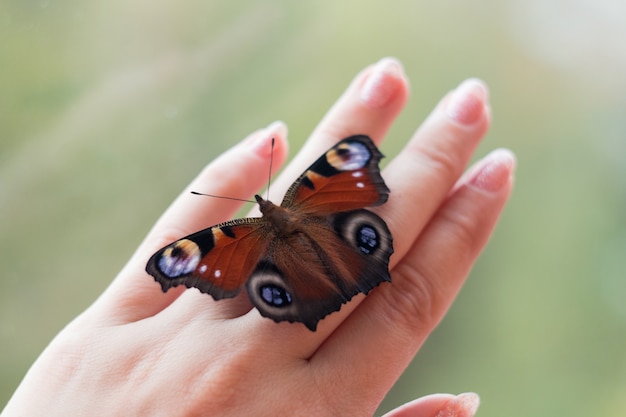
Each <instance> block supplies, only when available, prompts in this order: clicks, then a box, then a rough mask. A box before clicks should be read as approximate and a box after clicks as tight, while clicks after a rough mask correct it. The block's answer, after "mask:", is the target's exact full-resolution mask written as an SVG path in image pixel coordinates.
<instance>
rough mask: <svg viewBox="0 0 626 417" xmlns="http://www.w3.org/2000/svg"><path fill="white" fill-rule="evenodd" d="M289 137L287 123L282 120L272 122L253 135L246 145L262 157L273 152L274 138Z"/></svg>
mask: <svg viewBox="0 0 626 417" xmlns="http://www.w3.org/2000/svg"><path fill="white" fill-rule="evenodd" d="M277 137H287V125H285V123H283V122H281V121H276V122H273V123H270V124H269V125H268V126H267V127H266V128H265V129H261V130H260V131H258V132H256V133H255V134H253V135H252V137H251V138H250V140H249V141H246V142H247V143H245V145H247V146H249V147H250V149H252V151H253V152H255V153H257V154H258V155H259V156H262V157H269V156H270V154H271V153H272V138H277Z"/></svg>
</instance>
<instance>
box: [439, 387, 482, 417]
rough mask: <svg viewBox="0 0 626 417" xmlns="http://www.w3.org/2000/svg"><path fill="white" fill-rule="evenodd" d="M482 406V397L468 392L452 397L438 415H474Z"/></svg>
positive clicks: (447, 416)
mask: <svg viewBox="0 0 626 417" xmlns="http://www.w3.org/2000/svg"><path fill="white" fill-rule="evenodd" d="M479 406H480V397H479V396H478V394H475V393H473V392H466V393H464V394H460V395H457V396H456V397H454V398H453V399H451V400H450V401H449V402H448V403H447V404H446V406H445V407H444V408H443V409H442V410H440V411H439V412H438V413H437V415H436V417H474V415H476V411H478V407H479Z"/></svg>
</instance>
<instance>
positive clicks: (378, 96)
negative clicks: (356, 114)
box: [360, 58, 404, 109]
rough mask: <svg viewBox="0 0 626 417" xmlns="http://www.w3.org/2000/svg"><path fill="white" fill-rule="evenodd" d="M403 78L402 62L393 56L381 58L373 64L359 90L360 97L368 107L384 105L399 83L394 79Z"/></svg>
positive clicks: (377, 107) (374, 107)
mask: <svg viewBox="0 0 626 417" xmlns="http://www.w3.org/2000/svg"><path fill="white" fill-rule="evenodd" d="M399 78H400V79H401V78H404V69H403V68H402V64H400V62H399V61H398V60H396V59H395V58H383V59H381V60H380V61H378V63H376V65H375V66H374V68H373V70H372V72H371V73H370V74H369V76H368V77H367V80H366V81H365V84H364V85H363V88H362V90H361V95H360V99H361V101H362V102H363V104H365V105H366V106H368V107H369V108H372V109H379V108H381V107H384V106H385V105H386V104H387V103H389V101H390V100H391V98H392V97H393V95H394V93H395V92H396V91H397V90H398V87H399V84H398V83H397V82H395V81H394V79H399Z"/></svg>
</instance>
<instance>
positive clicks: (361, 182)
mask: <svg viewBox="0 0 626 417" xmlns="http://www.w3.org/2000/svg"><path fill="white" fill-rule="evenodd" d="M382 157H383V154H382V153H381V152H380V151H379V150H378V148H376V145H374V142H372V139H370V138H369V137H368V136H365V135H355V136H350V137H348V138H346V139H343V140H342V141H340V142H338V143H337V144H336V145H335V146H333V147H332V148H330V149H329V150H328V151H326V153H324V154H323V155H322V156H321V157H320V158H318V160H317V161H315V162H314V163H313V164H312V165H311V166H310V167H309V168H308V169H307V170H306V171H304V173H303V174H302V175H301V176H300V177H299V178H298V179H297V180H296V181H295V182H294V183H293V184H292V186H291V187H290V188H289V190H288V191H287V193H286V195H285V198H284V200H283V202H282V204H281V205H282V206H283V207H291V208H293V209H294V210H298V211H301V212H306V213H313V214H314V215H322V214H328V213H336V212H339V211H348V210H355V209H360V208H363V207H373V206H378V205H381V204H383V203H385V202H386V201H387V198H388V196H389V188H387V186H386V185H385V182H384V180H383V178H382V177H381V175H380V170H379V168H378V163H379V162H380V159H381V158H382Z"/></svg>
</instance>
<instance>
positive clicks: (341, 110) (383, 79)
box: [272, 58, 409, 196]
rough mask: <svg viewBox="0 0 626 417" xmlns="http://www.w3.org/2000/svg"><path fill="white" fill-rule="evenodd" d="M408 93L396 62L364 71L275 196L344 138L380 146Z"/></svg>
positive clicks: (298, 157) (389, 60) (280, 182)
mask: <svg viewBox="0 0 626 417" xmlns="http://www.w3.org/2000/svg"><path fill="white" fill-rule="evenodd" d="M408 92H409V87H408V80H407V78H406V75H405V74H404V69H403V68H402V65H401V64H400V62H398V61H397V60H396V59H393V58H383V59H382V60H380V61H379V62H378V63H376V64H375V65H372V66H370V67H368V68H366V69H365V70H363V71H362V72H361V73H359V74H358V75H357V76H356V77H355V79H354V80H353V81H352V83H351V84H350V86H349V87H348V88H347V89H346V91H345V92H344V93H343V95H342V96H341V97H340V98H339V100H338V101H337V102H336V103H335V104H334V105H333V107H332V108H331V109H330V110H329V111H328V113H327V114H326V115H325V116H324V118H323V119H322V121H321V122H320V123H319V125H318V126H317V127H316V129H315V130H314V131H313V133H312V134H311V136H310V137H309V139H308V140H307V142H306V143H305V145H304V146H303V147H302V148H301V150H300V151H299V152H298V154H297V155H296V156H295V157H294V158H293V160H292V161H291V163H290V164H289V165H288V166H287V167H286V168H285V170H284V171H283V174H282V175H281V176H280V177H279V178H278V179H277V180H276V181H275V182H274V183H273V184H272V194H273V195H274V196H281V195H283V194H284V192H285V191H286V190H287V188H289V186H290V185H291V183H292V182H293V181H294V180H295V179H296V178H297V177H298V176H299V175H300V174H301V173H302V172H303V171H304V170H305V169H306V168H308V167H309V166H310V165H311V164H312V163H313V162H314V161H315V160H316V159H317V158H318V157H319V156H320V155H321V154H322V153H323V152H325V151H326V150H328V149H329V148H330V147H331V146H333V145H334V144H335V143H337V142H339V141H340V140H341V139H344V138H346V137H348V136H351V135H355V134H365V135H368V136H370V137H372V139H373V140H374V141H375V142H376V143H380V142H381V141H382V139H383V137H384V136H385V135H386V133H387V131H388V130H389V128H390V126H391V124H392V122H393V121H394V120H395V118H396V117H397V115H398V114H399V113H400V111H401V110H402V108H403V107H404V105H405V103H406V100H407V98H408Z"/></svg>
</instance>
